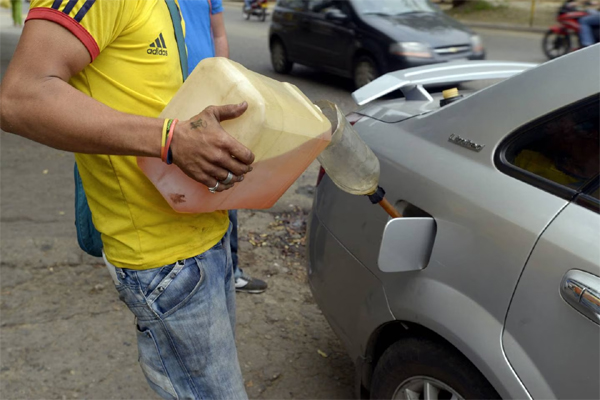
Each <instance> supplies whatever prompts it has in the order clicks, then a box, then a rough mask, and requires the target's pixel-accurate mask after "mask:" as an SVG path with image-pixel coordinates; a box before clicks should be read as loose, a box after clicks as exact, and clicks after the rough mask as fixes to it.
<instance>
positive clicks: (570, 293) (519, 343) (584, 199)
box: [503, 96, 600, 399]
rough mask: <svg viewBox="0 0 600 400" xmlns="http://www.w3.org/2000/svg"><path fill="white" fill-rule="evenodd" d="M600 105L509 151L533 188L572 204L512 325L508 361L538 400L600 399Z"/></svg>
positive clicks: (541, 246) (523, 281) (521, 288)
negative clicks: (599, 187)
mask: <svg viewBox="0 0 600 400" xmlns="http://www.w3.org/2000/svg"><path fill="white" fill-rule="evenodd" d="M599 106H600V104H599V103H598V97H597V96H595V98H594V99H591V101H589V100H588V101H587V103H586V102H584V103H582V104H578V105H576V106H573V107H571V108H570V109H568V110H561V111H559V112H558V114H559V115H558V116H555V117H552V118H550V119H548V120H546V121H545V122H542V123H541V124H539V125H538V126H536V127H535V128H534V129H532V130H531V131H529V132H527V133H526V134H524V137H523V138H522V139H519V138H517V140H516V141H515V142H514V143H513V144H512V145H508V148H507V151H506V154H508V156H507V157H506V159H507V160H508V159H510V154H511V153H512V154H513V155H516V156H515V157H514V159H513V161H514V164H515V166H516V165H517V164H520V165H521V167H523V168H524V169H525V170H526V171H533V172H534V173H533V174H531V175H529V176H528V177H527V178H526V179H527V180H528V182H529V183H531V184H532V185H538V186H539V187H540V188H544V189H545V190H553V191H554V192H555V193H556V194H558V195H561V193H562V194H563V195H564V194H566V195H568V196H571V197H572V198H573V200H572V201H571V202H570V203H569V204H568V205H567V206H565V207H564V208H563V210H561V212H560V213H559V214H558V215H557V216H556V218H555V219H554V220H553V221H552V222H551V223H550V224H549V226H548V227H547V228H546V229H545V230H544V232H543V233H542V235H541V236H540V238H539V239H538V241H537V243H536V245H535V247H534V249H533V251H532V253H531V255H530V257H529V259H528V262H527V264H526V266H525V269H524V271H523V273H522V276H521V278H520V280H519V282H518V285H517V288H516V291H515V294H514V297H513V300H512V302H511V304H510V308H509V311H508V314H507V318H506V323H505V330H504V333H503V346H504V350H505V353H506V356H507V359H508V360H509V362H510V363H511V365H512V366H513V368H514V370H515V372H516V373H517V375H518V376H519V377H520V379H521V380H522V382H523V384H524V385H525V387H526V388H527V390H528V391H529V393H530V394H531V396H532V397H533V398H559V399H560V398H563V399H568V398H571V399H572V398H577V399H598V398H600V386H599V384H598V377H599V376H600V326H599V325H598V324H599V322H600V246H599V243H600V215H599V213H598V212H599V208H600V201H599V200H598V163H599V159H598V153H599V147H598V146H599V142H598V141H599V138H598V125H599V122H598V119H599V115H598V108H599ZM528 135H529V136H530V137H533V138H534V139H533V140H529V138H528V137H527V136H528ZM520 140H521V141H520ZM519 141H520V142H519ZM548 141H550V143H548ZM544 142H546V143H544ZM510 146H513V149H510ZM567 147H569V148H568V149H567Z"/></svg>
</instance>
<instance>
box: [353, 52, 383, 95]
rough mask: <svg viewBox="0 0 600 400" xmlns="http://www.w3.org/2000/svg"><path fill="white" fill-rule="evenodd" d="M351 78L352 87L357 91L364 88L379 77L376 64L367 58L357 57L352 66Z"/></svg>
mask: <svg viewBox="0 0 600 400" xmlns="http://www.w3.org/2000/svg"><path fill="white" fill-rule="evenodd" d="M352 76H353V78H354V86H355V87H356V88H357V89H359V88H361V87H363V86H365V85H366V84H367V83H370V82H372V81H373V80H375V78H377V77H378V76H379V69H378V68H377V63H375V60H373V59H372V58H371V57H369V56H361V57H359V58H358V59H357V60H356V63H355V64H354V72H353V74H352Z"/></svg>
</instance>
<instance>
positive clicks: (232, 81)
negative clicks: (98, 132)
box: [138, 57, 331, 213]
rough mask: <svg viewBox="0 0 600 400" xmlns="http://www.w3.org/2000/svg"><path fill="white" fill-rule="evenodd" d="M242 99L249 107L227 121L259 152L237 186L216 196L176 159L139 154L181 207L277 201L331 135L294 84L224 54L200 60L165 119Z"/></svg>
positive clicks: (228, 126) (142, 163)
mask: <svg viewBox="0 0 600 400" xmlns="http://www.w3.org/2000/svg"><path fill="white" fill-rule="evenodd" d="M243 101H246V102H247V103H248V109H247V110H246V112H245V113H244V114H243V115H242V116H241V117H239V118H236V119H233V120H229V121H223V122H222V123H221V125H222V126H223V128H224V129H225V131H227V132H228V133H229V134H230V135H232V136H233V137H235V138H236V139H237V140H239V141H240V142H241V143H242V144H243V145H245V146H246V147H248V148H249V149H250V150H252V152H253V153H254V155H255V161H254V164H253V165H252V167H253V168H254V170H253V171H252V172H250V173H249V174H247V175H246V176H245V179H244V180H243V181H242V182H239V183H236V184H235V186H234V187H233V188H231V189H229V190H226V191H224V192H219V193H214V194H213V193H210V192H209V191H208V188H207V187H206V186H205V185H203V184H201V183H199V182H196V181H194V180H193V179H192V178H190V177H188V176H187V175H185V174H184V173H183V172H182V171H181V170H180V169H179V168H178V167H177V166H175V165H167V164H165V163H163V162H162V161H161V160H160V159H159V158H147V157H138V166H139V167H140V168H141V169H142V171H143V172H144V173H145V174H146V176H147V177H148V178H149V179H150V181H152V183H153V184H154V186H156V188H157V189H158V190H159V192H160V193H161V194H162V196H163V197H164V198H165V200H166V201H167V202H168V203H169V205H170V206H171V207H172V208H173V209H174V210H175V211H177V212H188V213H201V212H211V211H215V210H232V209H241V208H249V209H264V208H269V207H272V206H273V204H275V202H276V201H277V200H278V199H279V198H280V197H281V196H282V195H283V193H284V192H285V191H286V190H287V189H288V188H289V187H290V186H291V184H292V183H293V182H294V181H295V180H296V179H297V178H298V177H299V176H300V175H301V174H302V172H304V170H305V169H306V168H307V167H308V166H309V165H310V163H311V162H312V161H314V160H315V158H316V157H317V156H318V155H319V153H320V152H321V151H322V150H323V149H324V148H325V147H327V145H328V144H329V142H330V140H331V123H330V122H329V120H328V119H327V118H326V117H325V116H324V115H323V113H322V112H321V111H320V109H319V108H318V107H316V106H315V105H314V104H312V102H311V101H310V100H309V99H308V98H307V97H306V96H305V95H304V94H303V93H302V92H300V90H298V88H297V87H296V86H294V85H291V84H289V83H282V82H278V81H275V80H273V79H271V78H267V77H266V76H263V75H260V74H257V73H255V72H252V71H249V70H248V69H246V68H244V67H243V66H242V65H240V64H238V63H236V62H234V61H231V60H228V59H226V58H220V57H217V58H207V59H204V60H203V61H201V62H200V63H199V64H198V66H197V67H196V68H195V69H194V71H193V72H192V74H191V75H190V76H189V78H188V79H187V80H186V81H185V83H184V84H183V86H182V87H181V88H180V89H179V91H178V92H177V93H176V94H175V96H174V97H173V99H172V100H171V102H170V103H169V104H168V105H167V106H166V107H165V109H164V110H163V112H162V113H161V114H160V117H161V118H178V119H179V120H180V121H185V120H188V119H190V118H191V117H193V116H195V115H197V114H198V113H199V112H201V111H202V110H204V109H205V108H206V107H208V106H211V105H226V104H238V103H241V102H243ZM176 135H177V128H175V136H176ZM199 145H200V144H199ZM173 157H174V158H177V154H174V155H173Z"/></svg>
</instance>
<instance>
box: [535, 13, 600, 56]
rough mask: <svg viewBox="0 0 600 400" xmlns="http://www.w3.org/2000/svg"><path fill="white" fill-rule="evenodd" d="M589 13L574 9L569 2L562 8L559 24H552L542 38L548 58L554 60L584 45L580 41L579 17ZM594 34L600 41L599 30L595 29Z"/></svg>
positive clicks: (559, 14)
mask: <svg viewBox="0 0 600 400" xmlns="http://www.w3.org/2000/svg"><path fill="white" fill-rule="evenodd" d="M587 15H588V13H587V12H586V11H581V10H574V9H572V8H570V7H569V6H568V5H567V4H565V5H563V6H562V7H561V8H560V10H559V11H558V15H557V17H556V21H557V22H558V24H557V25H553V26H551V27H550V29H548V31H546V33H545V34H544V38H543V40H542V49H543V50H544V54H545V55H546V57H548V59H550V60H552V59H554V58H557V57H560V56H563V55H565V54H567V53H570V52H572V51H575V50H577V49H579V48H581V47H582V46H581V43H580V41H579V29H580V25H579V19H580V18H582V17H585V16H587ZM573 36H575V38H573ZM594 36H595V38H596V42H598V41H599V37H598V36H599V35H598V31H597V30H596V31H594Z"/></svg>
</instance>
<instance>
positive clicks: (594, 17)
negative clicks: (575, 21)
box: [579, 13, 600, 47]
mask: <svg viewBox="0 0 600 400" xmlns="http://www.w3.org/2000/svg"><path fill="white" fill-rule="evenodd" d="M579 24H580V26H579V40H580V42H581V47H586V46H591V45H593V44H594V43H596V39H595V38H594V33H593V29H594V28H596V29H598V26H600V13H594V14H590V15H588V16H585V17H583V18H581V19H580V20H579Z"/></svg>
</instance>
